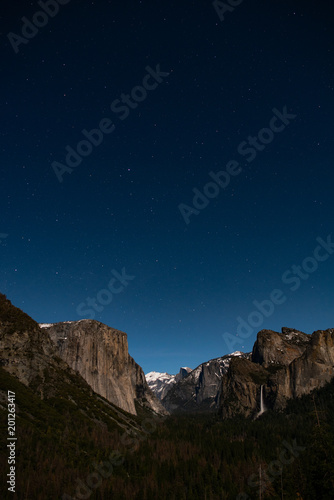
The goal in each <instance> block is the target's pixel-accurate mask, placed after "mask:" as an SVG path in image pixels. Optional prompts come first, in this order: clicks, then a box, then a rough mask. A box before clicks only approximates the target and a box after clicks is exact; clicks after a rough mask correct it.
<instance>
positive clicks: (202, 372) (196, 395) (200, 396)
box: [162, 351, 250, 412]
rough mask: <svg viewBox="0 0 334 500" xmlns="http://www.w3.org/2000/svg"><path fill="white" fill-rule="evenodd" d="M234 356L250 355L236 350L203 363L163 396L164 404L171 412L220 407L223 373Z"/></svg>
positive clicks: (198, 410)
mask: <svg viewBox="0 0 334 500" xmlns="http://www.w3.org/2000/svg"><path fill="white" fill-rule="evenodd" d="M234 357H246V358H247V357H250V354H244V353H242V352H239V351H237V352H235V353H233V354H228V355H226V356H223V357H221V358H215V359H211V360H210V361H207V362H206V363H202V364H201V365H199V366H198V367H197V368H195V370H193V371H191V372H190V373H189V375H187V376H186V377H185V378H183V379H182V380H180V381H179V382H177V383H176V384H175V385H174V386H173V387H172V388H171V389H170V390H169V391H168V393H167V395H166V396H165V397H164V398H163V400H162V404H163V405H164V407H165V408H166V409H167V410H168V411H170V412H176V411H178V412H206V411H214V410H216V409H217V408H218V405H219V398H220V387H221V381H222V377H223V375H224V374H225V373H226V372H227V369H228V367H229V364H230V361H231V359H232V358H234Z"/></svg>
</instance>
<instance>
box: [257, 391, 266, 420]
mask: <svg viewBox="0 0 334 500" xmlns="http://www.w3.org/2000/svg"><path fill="white" fill-rule="evenodd" d="M265 411H266V408H265V406H264V402H263V385H261V387H260V411H259V413H258V414H257V415H256V418H257V417H259V416H260V415H262V413H264V412H265Z"/></svg>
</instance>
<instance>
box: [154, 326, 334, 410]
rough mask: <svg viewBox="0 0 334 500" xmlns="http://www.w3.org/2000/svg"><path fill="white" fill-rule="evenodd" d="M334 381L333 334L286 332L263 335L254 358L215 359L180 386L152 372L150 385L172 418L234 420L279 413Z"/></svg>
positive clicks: (172, 378) (263, 332)
mask: <svg viewBox="0 0 334 500" xmlns="http://www.w3.org/2000/svg"><path fill="white" fill-rule="evenodd" d="M333 377H334V329H328V330H318V331H316V332H314V333H313V334H312V335H308V334H306V333H303V332H301V331H299V330H295V329H293V328H286V327H283V328H282V332H280V333H279V332H274V331H272V330H261V331H260V332H259V333H258V335H257V340H256V342H255V344H254V347H253V351H252V352H251V353H242V352H239V351H237V352H234V353H232V354H228V355H226V356H223V357H220V358H215V359H211V360H209V361H206V362H205V363H202V364H200V365H199V366H198V367H197V368H195V369H194V370H191V371H189V373H187V374H186V375H185V376H182V377H179V379H178V380H176V376H175V375H168V374H165V373H163V374H159V373H157V372H151V373H150V374H147V381H148V385H149V386H150V388H151V389H152V391H153V392H155V393H156V395H157V396H158V397H159V398H160V399H161V402H162V404H163V405H164V407H165V408H166V410H168V411H169V412H170V413H175V412H182V413H190V412H191V413H193V412H213V411H214V412H217V411H218V412H219V413H220V415H221V416H222V417H223V418H231V417H234V416H235V415H243V416H246V417H255V416H257V415H258V414H259V413H260V410H261V413H262V412H263V411H265V409H273V410H276V411H277V410H278V411H279V410H281V409H283V408H284V407H285V406H286V403H287V401H288V400H289V399H292V398H296V397H299V396H301V395H303V394H309V393H310V392H311V391H312V390H313V389H315V388H319V387H322V386H324V385H325V384H326V383H327V382H329V381H330V380H331V379H332V378H333ZM261 395H262V398H261ZM261 399H262V407H263V408H262V407H261Z"/></svg>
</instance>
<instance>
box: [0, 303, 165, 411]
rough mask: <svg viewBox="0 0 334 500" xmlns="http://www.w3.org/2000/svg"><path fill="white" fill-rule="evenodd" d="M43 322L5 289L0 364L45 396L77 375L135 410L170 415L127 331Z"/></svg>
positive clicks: (98, 325) (121, 405) (90, 324)
mask: <svg viewBox="0 0 334 500" xmlns="http://www.w3.org/2000/svg"><path fill="white" fill-rule="evenodd" d="M42 326H43V328H41V327H40V326H39V325H38V323H36V321H34V320H33V319H32V318H31V317H30V316H28V315H27V314H26V313H24V312H23V311H21V310H20V309H18V308H17V307H15V306H13V305H12V304H11V302H10V301H9V300H8V299H7V298H6V296H5V295H3V294H0V365H1V366H2V367H3V368H4V369H5V370H6V371H7V372H8V373H10V374H11V375H13V376H15V377H17V378H18V379H19V381H20V382H22V383H23V384H24V385H26V386H28V387H30V388H32V389H33V390H34V391H35V392H37V393H38V394H39V395H40V397H42V398H44V397H45V398H51V397H53V396H54V395H55V394H56V393H57V392H59V391H60V386H63V385H64V384H65V385H66V384H67V387H70V385H71V383H72V381H73V380H76V381H77V384H79V385H82V386H83V387H86V386H87V387H89V390H90V392H91V393H92V394H93V391H94V392H95V393H96V394H97V395H100V396H102V397H103V398H105V399H106V400H107V401H109V402H110V403H112V404H113V405H115V406H117V407H118V408H121V409H122V410H125V411H127V412H129V413H131V414H133V415H136V404H139V405H140V406H141V407H142V408H144V409H147V410H148V411H153V412H154V413H155V414H158V415H166V414H168V412H167V411H166V410H165V408H164V407H163V406H162V405H161V403H160V401H159V400H158V399H157V398H156V396H155V395H154V394H153V393H152V391H151V390H150V388H149V387H148V385H147V383H146V379H145V375H144V372H143V370H142V369H141V367H140V366H139V365H138V364H137V363H136V362H135V361H134V360H133V358H132V357H131V356H130V355H129V353H128V342H127V335H126V333H124V332H120V331H118V330H114V329H112V328H109V327H108V326H106V325H104V324H102V323H99V322H98V321H93V320H80V321H75V322H65V323H56V324H54V325H42ZM66 390H67V389H66Z"/></svg>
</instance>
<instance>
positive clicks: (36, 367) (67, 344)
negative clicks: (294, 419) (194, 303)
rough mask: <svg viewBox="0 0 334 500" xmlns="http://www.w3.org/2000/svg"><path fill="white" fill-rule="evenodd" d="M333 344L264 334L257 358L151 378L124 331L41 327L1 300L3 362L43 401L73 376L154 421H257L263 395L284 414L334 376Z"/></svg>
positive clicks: (72, 324)
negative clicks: (194, 415)
mask: <svg viewBox="0 0 334 500" xmlns="http://www.w3.org/2000/svg"><path fill="white" fill-rule="evenodd" d="M333 343H334V330H333V329H328V330H319V331H316V332H314V333H313V334H312V335H307V334H305V333H303V332H300V331H298V330H295V329H292V328H285V327H284V328H282V332H281V333H278V332H274V331H271V330H262V331H260V332H259V333H258V335H257V340H256V342H255V344H254V347H253V351H252V353H242V352H239V351H237V352H234V353H232V354H228V355H225V356H223V357H218V358H215V359H211V360H209V361H206V362H204V363H202V364H200V365H199V366H198V367H197V368H195V369H194V370H191V369H190V368H188V367H185V368H181V369H180V372H179V373H178V374H177V375H169V374H167V373H158V372H150V373H148V374H147V375H146V378H145V375H144V372H143V370H142V368H141V367H140V366H139V365H138V364H137V363H136V362H135V361H134V360H133V358H132V357H131V356H130V355H129V353H128V342H127V335H126V333H124V332H121V331H119V330H115V329H113V328H110V327H109V326H106V325H104V324H103V323H100V322H98V321H95V320H87V319H83V320H79V321H65V322H61V323H55V324H41V325H38V324H37V323H36V322H35V321H34V320H33V319H32V318H30V317H29V316H28V315H27V314H25V313H24V312H23V311H21V310H20V309H18V308H16V307H15V306H13V305H12V304H11V303H10V301H9V300H7V298H6V297H5V296H4V295H2V294H0V364H1V365H2V367H3V368H4V369H5V370H6V371H7V372H8V373H9V374H11V375H12V376H15V377H17V378H18V379H19V380H20V381H21V382H22V383H23V384H25V385H26V386H28V387H30V388H33V390H34V391H35V393H36V394H39V395H40V397H41V398H50V397H52V395H54V394H57V393H59V392H61V390H60V386H61V385H62V381H64V380H67V381H68V384H69V385H68V386H67V388H69V387H70V386H71V383H70V380H72V379H73V377H74V379H75V380H77V382H76V383H77V384H79V385H80V384H86V385H87V384H88V386H89V387H90V390H91V391H92V395H95V396H100V397H102V398H104V400H106V401H108V402H109V403H111V404H112V405H114V406H115V407H117V408H119V409H121V410H123V411H126V412H128V413H129V414H132V415H136V414H137V409H138V407H139V406H140V407H141V408H143V409H146V410H147V411H150V412H153V413H154V414H155V415H168V414H169V413H172V412H183V413H187V412H213V411H214V412H218V413H219V414H220V415H221V416H222V418H230V417H233V416H235V415H244V416H246V417H254V416H256V415H257V414H258V412H259V411H260V400H261V395H262V400H263V404H264V406H265V408H268V409H269V408H270V409H273V410H280V409H282V408H284V406H285V405H286V402H287V400H288V399H291V398H296V397H299V396H300V395H303V394H308V393H310V392H311V391H312V390H313V389H315V388H319V387H322V386H323V385H325V383H326V382H328V381H330V380H331V379H332V378H333V376H334V345H333ZM74 379H73V380H74ZM79 380H80V381H81V382H79ZM67 390H68V389H67ZM95 396H94V397H95ZM69 397H71V396H70V395H69ZM138 405H139V406H138Z"/></svg>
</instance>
